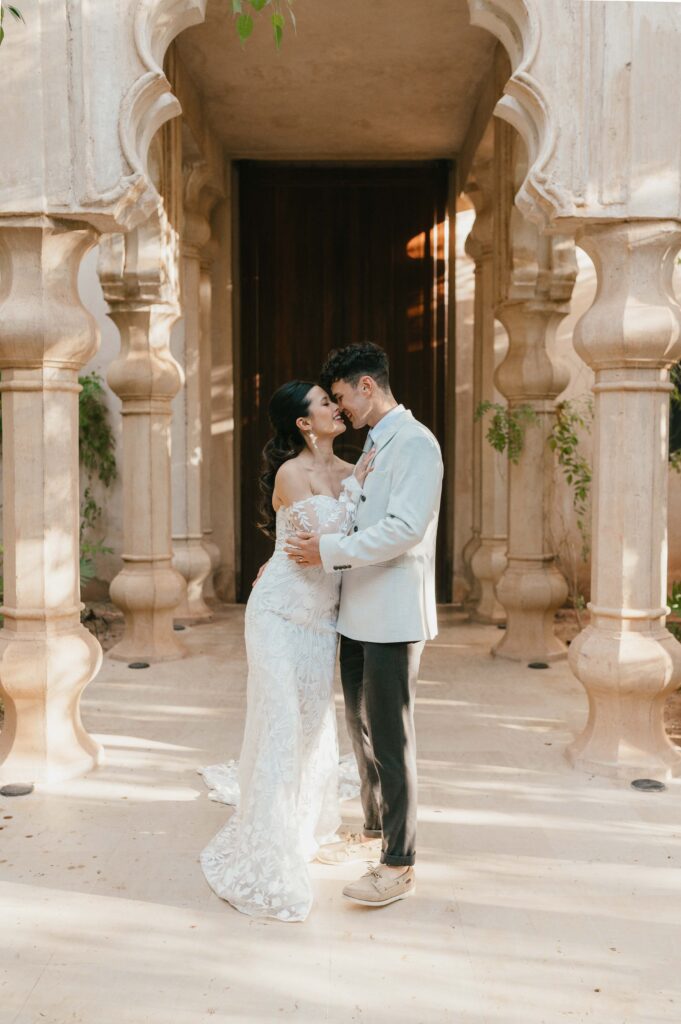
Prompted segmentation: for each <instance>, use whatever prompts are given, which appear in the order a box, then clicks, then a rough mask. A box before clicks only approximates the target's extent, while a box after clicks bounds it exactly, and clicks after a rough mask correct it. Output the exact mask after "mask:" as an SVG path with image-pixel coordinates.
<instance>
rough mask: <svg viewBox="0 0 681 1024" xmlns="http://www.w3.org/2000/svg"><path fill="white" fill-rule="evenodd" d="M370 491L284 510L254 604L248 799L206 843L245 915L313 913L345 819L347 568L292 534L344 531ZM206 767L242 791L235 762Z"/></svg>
mask: <svg viewBox="0 0 681 1024" xmlns="http://www.w3.org/2000/svg"><path fill="white" fill-rule="evenodd" d="M360 490H361V489H360V487H359V484H358V482H357V480H356V479H355V477H354V476H351V477H348V478H347V480H345V481H344V482H343V489H342V492H341V496H340V498H339V499H338V500H337V499H335V498H332V497H329V496H327V495H322V494H318V495H314V496H312V497H310V498H305V499H304V500H303V501H298V502H296V503H295V504H293V505H291V506H289V507H286V508H280V509H279V511H278V512H277V524H276V533H277V536H276V545H275V550H274V554H273V556H272V558H271V560H270V561H269V562H268V564H267V567H266V569H265V571H264V572H263V574H262V576H261V577H260V580H259V581H258V583H257V585H256V586H255V587H254V588H253V591H252V593H251V596H250V598H249V601H248V604H247V606H246V651H247V655H248V687H247V711H246V726H245V731H244V738H243V745H242V748H241V757H240V760H239V765H238V806H237V810H236V811H235V812H234V814H233V815H232V817H231V818H230V819H229V821H228V822H227V824H226V825H225V827H224V828H223V829H221V831H220V832H218V834H217V835H216V836H215V838H214V839H213V840H212V841H211V842H210V843H209V844H208V846H207V847H206V848H205V849H204V850H203V852H202V854H201V866H202V868H203V871H204V874H205V876H206V879H207V880H208V883H209V885H210V886H211V888H212V889H213V890H214V891H215V892H216V893H217V895H218V896H221V897H222V899H225V900H228V901H229V903H231V904H232V906H234V907H236V909H237V910H240V911H242V913H244V914H251V915H253V916H258V917H274V918H278V919H279V920H282V921H304V920H305V918H306V917H307V915H308V914H309V912H310V907H311V905H312V886H311V883H310V877H309V872H308V867H307V862H308V861H310V860H312V859H313V858H314V857H315V854H316V853H317V850H318V849H319V846H320V845H321V844H323V843H325V842H329V841H330V840H331V839H332V838H333V836H334V835H335V833H336V829H337V828H338V825H339V824H340V811H339V763H338V738H337V733H336V715H335V708H334V702H333V678H334V669H335V661H336V645H337V635H336V621H337V617H338V600H339V593H340V575H338V576H336V575H330V574H328V573H326V572H324V570H323V569H322V568H321V566H320V567H315V568H309V567H308V568H305V567H302V566H299V565H297V564H296V563H295V562H293V561H291V560H290V559H289V558H288V556H287V554H286V552H285V551H284V544H285V543H286V541H287V539H288V538H289V537H290V536H291V535H292V534H294V533H296V531H298V530H300V531H304V532H310V533H341V532H342V533H345V532H346V531H347V530H348V529H349V527H350V525H351V523H352V521H353V519H354V515H355V503H356V501H357V498H358V495H359V493H360ZM202 774H203V776H204V779H205V780H206V782H207V783H208V784H209V785H210V786H212V787H214V788H215V789H216V790H217V799H222V800H223V802H231V798H230V792H229V791H230V788H231V790H232V791H233V790H234V788H235V787H234V785H233V782H234V779H233V775H234V770H233V769H232V770H230V766H229V765H226V766H225V765H222V766H221V765H213V766H211V767H210V768H204V769H203V770H202ZM221 788H222V795H221V793H220V790H221ZM232 796H233V797H235V796H236V794H234V793H233V792H232Z"/></svg>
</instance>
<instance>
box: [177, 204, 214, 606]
mask: <svg viewBox="0 0 681 1024" xmlns="http://www.w3.org/2000/svg"><path fill="white" fill-rule="evenodd" d="M209 237H210V225H209V223H208V221H207V219H206V218H205V217H204V216H202V215H201V214H200V213H198V212H197V211H196V210H192V209H187V208H186V207H185V213H184V228H183V233H182V243H181V252H182V258H181V268H182V272H181V293H182V308H183V311H184V317H183V319H182V321H181V322H180V323H179V324H178V326H177V328H176V330H175V331H174V332H173V336H172V344H173V348H174V353H173V354H174V355H175V357H176V359H177V361H178V362H179V364H180V366H181V367H182V368H183V370H184V375H185V386H184V388H183V389H182V391H181V392H180V394H179V395H178V396H177V398H176V400H175V403H174V410H173V549H174V565H175V567H176V568H177V569H178V570H179V571H180V572H181V573H182V575H183V576H184V578H185V580H186V582H187V590H186V594H185V597H184V600H183V601H182V602H181V603H180V605H179V607H178V609H177V612H176V614H177V617H178V618H180V619H188V620H194V621H200V620H205V619H210V618H211V610H210V608H209V607H208V605H207V604H206V602H205V601H204V598H203V585H204V582H205V580H206V577H207V576H208V574H209V573H210V571H211V560H210V556H209V554H208V552H207V551H206V549H205V547H204V546H203V519H202V514H201V486H202V485H201V465H202V461H203V458H204V451H203V427H202V412H201V303H200V287H201V249H202V248H203V246H204V245H205V244H206V242H207V241H208V239H209Z"/></svg>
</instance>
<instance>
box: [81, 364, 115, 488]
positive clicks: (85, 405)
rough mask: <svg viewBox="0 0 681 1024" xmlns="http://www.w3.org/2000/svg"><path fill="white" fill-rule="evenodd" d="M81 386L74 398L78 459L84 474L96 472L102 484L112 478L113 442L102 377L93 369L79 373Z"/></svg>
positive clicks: (106, 485) (107, 485)
mask: <svg viewBox="0 0 681 1024" xmlns="http://www.w3.org/2000/svg"><path fill="white" fill-rule="evenodd" d="M78 383H79V384H80V386H81V388H82V389H83V390H82V391H81V393H80V396H79V401H78V443H79V450H80V461H81V463H82V464H83V466H84V467H85V469H86V470H87V472H88V478H90V479H91V478H92V476H93V475H95V474H96V475H97V476H98V477H99V479H100V480H101V481H102V483H103V484H104V486H105V487H109V486H110V484H111V483H112V482H113V480H115V478H116V442H115V440H114V436H113V432H112V430H111V425H110V424H109V413H108V409H107V406H106V402H105V400H104V388H103V386H102V379H101V377H99V376H98V374H96V373H89V374H87V376H85V377H79V378H78Z"/></svg>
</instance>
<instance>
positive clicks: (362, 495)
mask: <svg viewBox="0 0 681 1024" xmlns="http://www.w3.org/2000/svg"><path fill="white" fill-rule="evenodd" d="M359 500H360V501H366V500H367V496H366V494H360V496H359Z"/></svg>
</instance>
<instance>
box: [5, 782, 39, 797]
mask: <svg viewBox="0 0 681 1024" xmlns="http://www.w3.org/2000/svg"><path fill="white" fill-rule="evenodd" d="M33 788H34V787H33V783H32V782H10V783H9V784H8V785H7V786H2V787H1V788H0V796H28V794H29V793H32V792H33Z"/></svg>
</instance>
